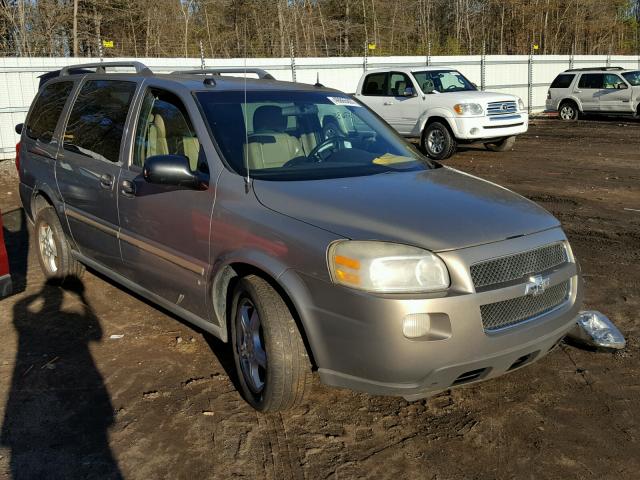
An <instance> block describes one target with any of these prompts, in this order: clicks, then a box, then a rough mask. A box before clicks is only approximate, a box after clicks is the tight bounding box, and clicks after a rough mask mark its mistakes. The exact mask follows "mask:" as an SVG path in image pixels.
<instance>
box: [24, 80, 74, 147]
mask: <svg viewBox="0 0 640 480" xmlns="http://www.w3.org/2000/svg"><path fill="white" fill-rule="evenodd" d="M72 89H73V82H58V83H53V84H51V85H47V86H46V87H45V88H44V89H43V90H42V93H40V95H39V96H38V99H37V100H36V102H35V104H34V105H33V109H32V110H31V115H29V118H28V119H27V124H26V134H27V136H28V137H29V138H32V139H34V140H40V141H41V142H45V143H49V142H50V141H51V139H52V138H53V132H54V130H55V129H56V125H57V124H58V117H60V114H61V113H62V109H63V108H64V105H65V103H66V102H67V98H68V97H69V94H70V93H71V90H72Z"/></svg>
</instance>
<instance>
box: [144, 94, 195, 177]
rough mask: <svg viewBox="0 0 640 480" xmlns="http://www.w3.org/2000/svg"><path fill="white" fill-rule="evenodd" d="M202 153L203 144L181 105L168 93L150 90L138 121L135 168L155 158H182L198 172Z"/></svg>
mask: <svg viewBox="0 0 640 480" xmlns="http://www.w3.org/2000/svg"><path fill="white" fill-rule="evenodd" d="M199 153H200V142H199V141H198V137H197V136H196V133H195V130H194V129H193V125H192V124H191V120H190V119H189V114H188V113H187V109H186V108H185V106H184V104H183V103H182V101H181V100H180V99H179V98H178V97H177V96H176V95H174V94H173V93H170V92H167V91H165V90H160V89H157V88H151V89H149V90H147V93H146V94H145V96H144V100H143V102H142V109H141V110H140V117H139V118H138V127H137V129H136V141H135V147H134V153H133V164H134V165H136V166H138V167H142V166H144V162H145V160H146V159H147V158H149V157H151V156H154V155H183V156H185V157H187V158H188V159H189V164H190V166H191V170H193V171H195V170H197V168H198V158H199Z"/></svg>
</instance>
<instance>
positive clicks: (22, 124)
mask: <svg viewBox="0 0 640 480" xmlns="http://www.w3.org/2000/svg"><path fill="white" fill-rule="evenodd" d="M23 128H24V123H19V124H17V125H16V128H15V130H16V133H17V134H18V135H22V129H23Z"/></svg>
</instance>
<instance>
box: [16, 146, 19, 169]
mask: <svg viewBox="0 0 640 480" xmlns="http://www.w3.org/2000/svg"><path fill="white" fill-rule="evenodd" d="M16 170H17V171H18V172H20V142H18V143H16Z"/></svg>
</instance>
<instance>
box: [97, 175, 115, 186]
mask: <svg viewBox="0 0 640 480" xmlns="http://www.w3.org/2000/svg"><path fill="white" fill-rule="evenodd" d="M100 186H101V187H102V188H111V187H113V177H112V176H111V175H109V174H108V173H105V174H104V175H102V176H101V177H100Z"/></svg>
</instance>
